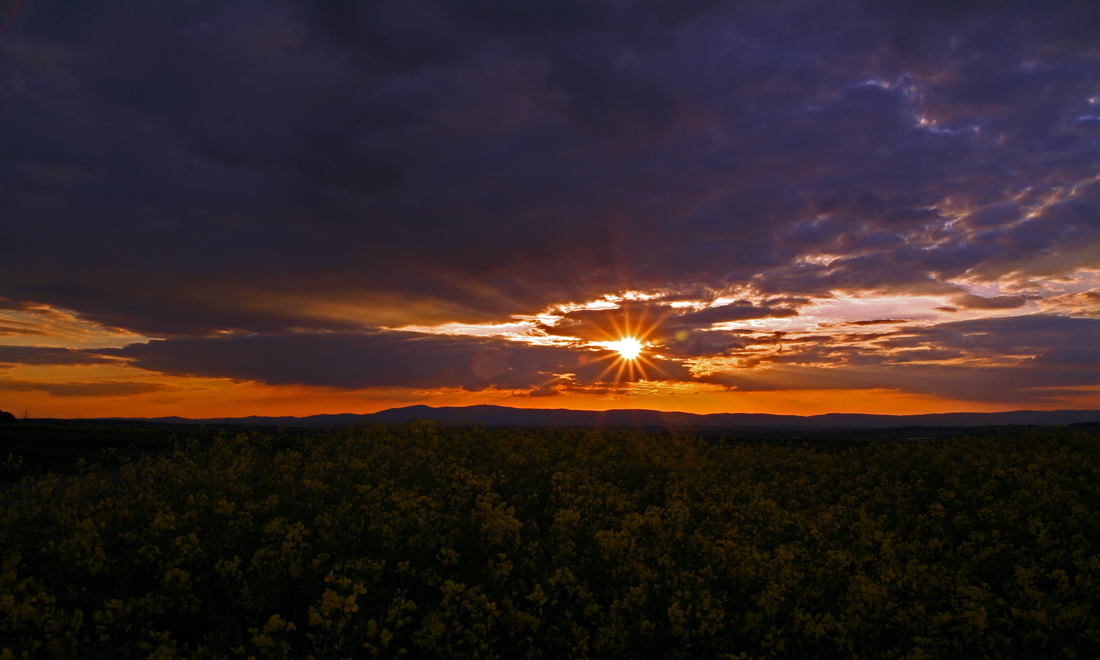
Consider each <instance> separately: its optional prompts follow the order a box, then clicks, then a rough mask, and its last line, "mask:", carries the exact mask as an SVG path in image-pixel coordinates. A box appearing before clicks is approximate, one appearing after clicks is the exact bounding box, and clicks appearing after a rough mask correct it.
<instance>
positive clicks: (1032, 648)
mask: <svg viewBox="0 0 1100 660" xmlns="http://www.w3.org/2000/svg"><path fill="white" fill-rule="evenodd" d="M2 497H3V499H2V513H0V561H2V567H0V659H2V660H11V659H13V658H110V659H126V658H242V659H244V658H313V659H316V660H321V659H334V660H335V659H339V658H375V657H382V658H395V657H405V658H471V659H473V658H478V659H490V658H501V659H510V658H529V659H536V658H544V659H557V658H577V659H580V658H651V657H652V658H685V659H686V658H867V659H871V658H874V659H879V658H910V659H914V660H915V659H917V658H944V659H961V658H1066V659H1070V658H1088V659H1091V658H1095V657H1097V656H1100V451H1098V446H1097V441H1096V438H1095V437H1094V436H1090V435H1085V434H1075V433H1073V432H1071V431H1068V430H1064V429H1054V430H1048V431H1032V432H1028V433H1023V434H1016V435H1014V436H1005V437H987V438H981V439H962V440H956V441H950V442H935V443H889V444H874V445H870V446H866V447H856V448H850V449H847V450H844V451H820V450H817V449H814V448H811V447H808V446H802V445H798V444H787V443H774V442H759V443H743V442H731V441H712V442H706V441H704V440H700V439H694V438H675V437H668V436H661V435H650V434H640V433H627V432H618V431H606V430H593V429H490V428H484V427H460V426H455V427H451V426H440V425H437V424H433V423H428V422H412V423H408V424H403V425H391V426H371V427H359V428H352V429H343V430H339V431H332V432H328V433H324V434H319V435H316V436H307V437H301V438H296V439H295V440H294V441H293V442H284V443H276V442H273V440H272V438H270V437H265V436H262V435H258V434H254V435H240V436H237V437H230V436H227V435H225V434H223V435H220V436H216V437H207V438H203V439H200V440H194V441H191V442H189V443H187V444H186V445H184V446H180V447H178V449H177V450H175V451H174V452H172V453H171V454H170V455H166V456H163V457H159V458H156V457H146V458H143V459H141V460H139V461H133V462H128V463H126V464H125V465H123V466H122V467H121V469H119V470H111V471H107V472H99V473H94V472H93V473H88V474H85V475H83V476H81V477H79V478H69V479H62V478H61V477H52V476H48V477H46V478H42V479H39V480H36V481H31V480H27V481H25V482H24V483H23V484H22V485H21V486H19V487H17V488H14V489H11V490H9V491H8V492H6V493H4V494H3V496H2Z"/></svg>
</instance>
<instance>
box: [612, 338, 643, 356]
mask: <svg viewBox="0 0 1100 660" xmlns="http://www.w3.org/2000/svg"><path fill="white" fill-rule="evenodd" d="M610 346H611V348H613V349H614V350H616V351H618V352H619V355H621V356H622V357H623V359H624V360H635V359H637V358H638V354H639V353H641V352H642V342H640V341H638V340H637V339H634V338H633V337H626V338H623V339H620V340H619V341H616V342H611V344H610Z"/></svg>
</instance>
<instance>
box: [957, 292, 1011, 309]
mask: <svg viewBox="0 0 1100 660" xmlns="http://www.w3.org/2000/svg"><path fill="white" fill-rule="evenodd" d="M951 300H952V302H954V303H955V304H956V305H958V306H959V307H962V308H964V309H1017V308H1019V307H1023V306H1024V305H1026V304H1027V300H1028V297H1027V296H994V297H992V298H985V297H983V296H976V295H974V294H972V293H962V294H959V295H956V296H953V297H952V298H951Z"/></svg>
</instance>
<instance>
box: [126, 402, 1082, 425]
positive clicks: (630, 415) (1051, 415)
mask: <svg viewBox="0 0 1100 660" xmlns="http://www.w3.org/2000/svg"><path fill="white" fill-rule="evenodd" d="M129 419H134V418H129ZM140 419H141V420H142V421H149V422H164V423H173V424H207V425H214V424H231V425H235V426H283V427H288V428H289V427H323V426H347V425H351V424H368V423H371V422H383V423H387V422H405V421H409V420H410V419H430V420H434V421H437V422H443V423H447V424H484V425H486V426H638V427H671V428H719V427H723V428H730V427H766V428H817V429H823V428H835V429H843V428H846V429H882V428H900V427H914V426H952V427H964V426H1009V425H1068V424H1084V423H1097V422H1100V410H1015V411H1011V412H999V413H937V414H929V415H863V414H847V413H830V414H827V415H809V416H799V415H769V414H764V413H714V414H709V415H699V414H695V413H683V412H660V411H656V410H605V411H590V410H569V409H565V408H557V409H539V408H508V407H505V406H489V405H479V406H465V407H443V408H432V407H430V406H409V407H406V408H392V409H390V410H383V411H381V412H377V413H374V414H371V415H356V414H338V415H312V416H309V417H257V416H251V417H218V418H207V419H187V418H184V417H156V418H140Z"/></svg>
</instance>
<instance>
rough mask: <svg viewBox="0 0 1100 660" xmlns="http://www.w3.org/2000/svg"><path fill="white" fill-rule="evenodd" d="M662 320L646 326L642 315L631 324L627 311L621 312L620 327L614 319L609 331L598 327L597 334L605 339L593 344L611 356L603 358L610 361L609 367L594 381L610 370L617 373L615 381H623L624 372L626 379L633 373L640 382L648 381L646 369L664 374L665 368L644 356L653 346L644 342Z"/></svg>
mask: <svg viewBox="0 0 1100 660" xmlns="http://www.w3.org/2000/svg"><path fill="white" fill-rule="evenodd" d="M663 320H664V317H661V318H659V319H657V320H656V321H655V322H653V323H647V322H646V314H645V313H644V312H643V313H642V317H641V319H639V320H638V322H637V323H631V320H630V312H629V309H628V308H624V309H623V319H622V326H621V327H620V326H619V324H618V322H616V321H615V319H614V318H612V319H610V321H611V328H610V329H603V328H600V332H601V333H602V334H604V335H605V336H606V337H607V340H606V341H597V342H593V343H594V344H596V345H597V346H601V347H603V348H607V349H611V350H612V351H614V353H611V354H610V355H607V356H606V357H604V358H602V359H607V360H610V364H608V365H607V368H606V369H604V370H603V371H602V372H600V375H599V376H597V377H596V380H602V379H603V377H604V376H606V375H607V374H608V373H610V372H611V371H612V370H613V369H614V370H616V371H615V380H617V381H618V380H622V379H623V373H624V372H626V374H627V378H628V379H629V380H634V376H635V373H637V375H639V376H641V377H642V378H643V379H648V378H649V375H648V374H647V373H646V371H647V370H646V367H647V366H648V367H649V368H651V369H652V370H654V371H657V372H664V369H662V368H661V367H660V366H659V365H657V364H656V363H654V362H653V361H652V360H650V359H649V358H648V357H646V348H647V347H649V346H652V343H651V342H650V341H647V340H648V339H649V337H650V336H651V335H652V334H653V333H654V332H656V330H657V328H658V327H659V326H660V325H661V322H662V321H663ZM635 370H637V372H635Z"/></svg>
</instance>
